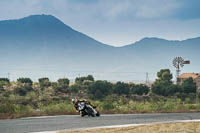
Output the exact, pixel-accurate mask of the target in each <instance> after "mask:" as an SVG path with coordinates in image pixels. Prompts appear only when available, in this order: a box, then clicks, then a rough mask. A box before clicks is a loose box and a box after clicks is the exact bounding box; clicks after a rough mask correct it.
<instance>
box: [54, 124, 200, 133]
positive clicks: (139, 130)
mask: <svg viewBox="0 0 200 133" xmlns="http://www.w3.org/2000/svg"><path fill="white" fill-rule="evenodd" d="M57 133H200V122H183V123H164V124H153V125H144V126H130V127H122V128H102V129H91V130H80V131H78V130H77V131H59V132H57Z"/></svg>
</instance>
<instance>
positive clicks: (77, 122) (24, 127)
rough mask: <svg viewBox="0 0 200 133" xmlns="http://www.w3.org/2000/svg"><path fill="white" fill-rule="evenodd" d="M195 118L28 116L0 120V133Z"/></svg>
mask: <svg viewBox="0 0 200 133" xmlns="http://www.w3.org/2000/svg"><path fill="white" fill-rule="evenodd" d="M195 119H200V113H162V114H126V115H125V114H120V115H102V116H101V117H83V118H82V117H80V116H78V115H64V116H47V117H32V118H30V117H29V118H21V119H14V120H0V133H27V132H42V131H56V130H66V129H68V130H71V129H79V128H90V127H99V126H111V125H124V124H145V123H152V122H167V121H176V120H195Z"/></svg>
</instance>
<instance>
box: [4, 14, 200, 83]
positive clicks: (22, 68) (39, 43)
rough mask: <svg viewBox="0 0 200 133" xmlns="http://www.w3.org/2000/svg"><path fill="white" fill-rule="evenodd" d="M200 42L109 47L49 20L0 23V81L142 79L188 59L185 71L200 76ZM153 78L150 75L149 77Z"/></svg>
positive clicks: (145, 41)
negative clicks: (175, 60) (89, 76)
mask: <svg viewBox="0 0 200 133" xmlns="http://www.w3.org/2000/svg"><path fill="white" fill-rule="evenodd" d="M199 49H200V37H199V38H192V39H188V40H183V41H168V40H164V39H160V38H144V39H142V40H140V41H138V42H135V43H133V44H130V45H126V46H123V47H113V46H110V45H106V44H103V43H101V42H99V41H96V40H95V39H93V38H91V37H89V36H87V35H85V34H83V33H80V32H78V31H76V30H74V29H72V28H71V27H69V26H67V25H66V24H64V23H63V22H62V21H60V20H59V19H57V18H55V17H54V16H51V15H32V16H29V17H25V18H22V19H17V20H5V21H0V56H1V58H0V62H1V66H0V70H1V72H0V77H3V76H6V75H7V73H8V72H9V73H10V76H11V78H12V79H16V78H17V77H21V76H28V77H31V78H33V79H37V78H38V77H42V76H48V77H50V78H51V79H52V80H56V79H57V78H58V77H63V76H67V77H69V78H74V77H76V76H78V75H79V74H80V75H86V74H93V75H94V76H95V77H96V78H98V79H108V80H145V73H146V72H149V73H150V79H153V78H155V73H156V72H157V71H158V70H159V69H161V68H171V69H172V70H174V69H173V68H172V65H171V62H172V59H173V58H174V57H176V56H183V57H184V58H185V59H190V60H191V63H192V64H191V65H188V66H187V67H185V71H190V72H191V71H195V72H196V71H199V65H200V63H199V61H198V60H199V57H200V54H199ZM151 74H152V75H151Z"/></svg>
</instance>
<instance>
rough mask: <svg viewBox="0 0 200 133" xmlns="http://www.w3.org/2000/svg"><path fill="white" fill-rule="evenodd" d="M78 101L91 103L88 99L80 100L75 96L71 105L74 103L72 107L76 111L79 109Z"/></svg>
mask: <svg viewBox="0 0 200 133" xmlns="http://www.w3.org/2000/svg"><path fill="white" fill-rule="evenodd" d="M79 102H85V103H86V104H89V105H91V103H90V102H89V101H87V100H86V99H82V100H79V99H77V98H75V99H72V103H73V105H74V108H75V109H76V110H77V111H79V110H78V103H79ZM91 106H92V107H94V106H93V105H91Z"/></svg>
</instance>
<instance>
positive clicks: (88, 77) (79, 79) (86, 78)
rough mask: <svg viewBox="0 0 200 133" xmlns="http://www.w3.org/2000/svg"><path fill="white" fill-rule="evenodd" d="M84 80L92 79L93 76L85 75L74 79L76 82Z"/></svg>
mask: <svg viewBox="0 0 200 133" xmlns="http://www.w3.org/2000/svg"><path fill="white" fill-rule="evenodd" d="M85 80H89V81H94V77H93V76H92V75H88V76H87V77H77V78H76V79H75V82H76V83H83V82H84V81H85Z"/></svg>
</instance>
